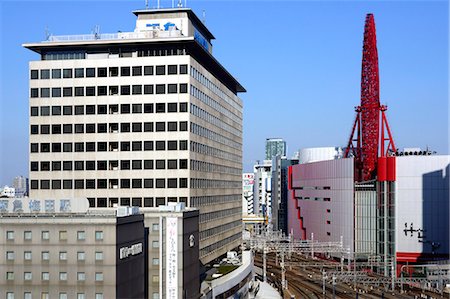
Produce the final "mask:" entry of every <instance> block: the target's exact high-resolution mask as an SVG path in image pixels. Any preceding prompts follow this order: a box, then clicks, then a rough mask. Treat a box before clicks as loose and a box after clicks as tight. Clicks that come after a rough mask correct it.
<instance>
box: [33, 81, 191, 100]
mask: <svg viewBox="0 0 450 299" xmlns="http://www.w3.org/2000/svg"><path fill="white" fill-rule="evenodd" d="M187 89H188V87H187V84H186V83H180V84H156V85H154V84H146V85H120V86H119V85H110V86H106V85H104V86H97V88H96V87H95V86H86V87H83V86H79V87H74V88H72V87H62V88H61V87H52V88H49V87H42V88H31V89H30V97H31V98H39V97H40V98H50V97H52V98H60V97H73V96H75V97H84V96H86V97H91V96H92V97H94V96H108V95H110V96H112V95H119V94H120V95H141V94H166V93H167V94H176V93H187Z"/></svg>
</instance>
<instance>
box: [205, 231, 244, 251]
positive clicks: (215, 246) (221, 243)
mask: <svg viewBox="0 0 450 299" xmlns="http://www.w3.org/2000/svg"><path fill="white" fill-rule="evenodd" d="M241 238H242V233H237V234H234V235H232V236H230V237H228V238H225V239H222V240H220V241H218V242H216V243H213V244H211V245H209V246H206V247H203V248H202V249H200V256H205V255H207V254H209V253H211V252H213V251H215V250H217V249H219V248H222V247H224V246H226V245H229V244H231V243H232V242H233V241H236V240H240V239H241Z"/></svg>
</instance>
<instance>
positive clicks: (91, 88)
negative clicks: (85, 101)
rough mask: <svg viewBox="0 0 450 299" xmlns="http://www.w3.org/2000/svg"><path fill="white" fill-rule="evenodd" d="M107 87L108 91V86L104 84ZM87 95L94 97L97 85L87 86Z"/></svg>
mask: <svg viewBox="0 0 450 299" xmlns="http://www.w3.org/2000/svg"><path fill="white" fill-rule="evenodd" d="M103 87H104V88H105V93H106V86H103ZM86 96H87V97H93V96H95V87H94V86H87V87H86Z"/></svg>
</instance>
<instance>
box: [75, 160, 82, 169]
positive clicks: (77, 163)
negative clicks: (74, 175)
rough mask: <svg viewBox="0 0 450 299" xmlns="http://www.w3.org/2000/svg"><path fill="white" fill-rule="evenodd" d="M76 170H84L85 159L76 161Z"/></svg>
mask: <svg viewBox="0 0 450 299" xmlns="http://www.w3.org/2000/svg"><path fill="white" fill-rule="evenodd" d="M74 164H75V165H74V168H75V170H84V161H75V163H74Z"/></svg>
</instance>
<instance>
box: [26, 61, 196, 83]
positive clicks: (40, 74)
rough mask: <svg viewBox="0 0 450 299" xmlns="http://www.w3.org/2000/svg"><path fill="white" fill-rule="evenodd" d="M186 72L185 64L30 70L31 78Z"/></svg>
mask: <svg viewBox="0 0 450 299" xmlns="http://www.w3.org/2000/svg"><path fill="white" fill-rule="evenodd" d="M155 71H156V72H155ZM187 73H188V67H187V64H180V65H176V64H171V65H157V66H153V65H146V66H132V67H130V66H121V67H117V66H116V67H108V68H106V67H98V68H93V67H88V68H75V69H71V68H70V69H69V68H66V69H62V70H61V69H51V70H50V69H41V70H31V71H30V78H31V80H37V79H41V80H43V79H50V78H51V79H61V78H95V77H118V76H119V75H120V76H121V77H129V76H142V75H144V76H152V75H154V74H156V75H157V76H160V75H166V74H167V75H178V74H180V75H184V74H187Z"/></svg>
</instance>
